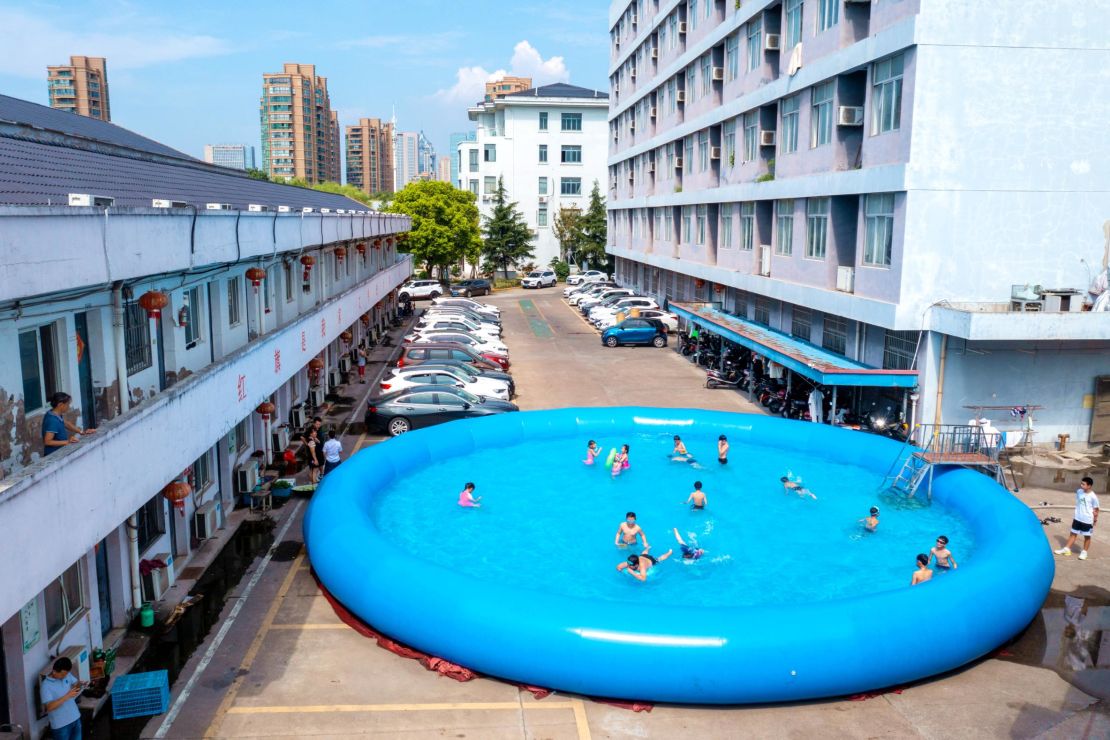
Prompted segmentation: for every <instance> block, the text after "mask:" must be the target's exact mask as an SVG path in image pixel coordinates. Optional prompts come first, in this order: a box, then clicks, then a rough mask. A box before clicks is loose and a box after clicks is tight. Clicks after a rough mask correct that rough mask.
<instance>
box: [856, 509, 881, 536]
mask: <svg viewBox="0 0 1110 740" xmlns="http://www.w3.org/2000/svg"><path fill="white" fill-rule="evenodd" d="M859 521H860V524H862V525H863V528H864V529H866V530H867V531H868V532H874V531H875V530H876V529H878V528H879V507H878V506H872V507H871V515H870V516H868V517H866V518H865V519H860V520H859Z"/></svg>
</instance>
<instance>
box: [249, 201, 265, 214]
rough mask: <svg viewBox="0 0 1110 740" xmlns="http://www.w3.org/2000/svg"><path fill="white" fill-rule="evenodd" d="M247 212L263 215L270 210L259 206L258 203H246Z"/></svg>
mask: <svg viewBox="0 0 1110 740" xmlns="http://www.w3.org/2000/svg"><path fill="white" fill-rule="evenodd" d="M247 210H248V211H249V212H251V213H263V212H265V211H268V210H270V207H269V206H264V205H261V204H259V203H248V204H247Z"/></svg>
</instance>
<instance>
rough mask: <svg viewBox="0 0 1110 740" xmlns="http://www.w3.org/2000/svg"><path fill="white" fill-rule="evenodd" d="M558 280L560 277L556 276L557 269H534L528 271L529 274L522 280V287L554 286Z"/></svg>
mask: <svg viewBox="0 0 1110 740" xmlns="http://www.w3.org/2000/svg"><path fill="white" fill-rule="evenodd" d="M557 282H559V278H558V277H556V276H555V271H554V270H552V269H551V268H547V269H546V270H533V271H532V272H530V273H528V276H527V277H525V278H524V279H523V280H521V281H520V287H522V288H552V287H554V286H555V283H557Z"/></svg>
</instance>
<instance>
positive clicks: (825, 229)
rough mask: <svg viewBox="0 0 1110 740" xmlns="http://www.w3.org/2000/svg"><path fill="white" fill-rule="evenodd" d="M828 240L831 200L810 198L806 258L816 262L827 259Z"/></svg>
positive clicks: (808, 200)
mask: <svg viewBox="0 0 1110 740" xmlns="http://www.w3.org/2000/svg"><path fill="white" fill-rule="evenodd" d="M828 238H829V199H828V198H808V199H807V200H806V257H809V258H810V259H815V260H823V259H825V247H826V244H827V242H828Z"/></svg>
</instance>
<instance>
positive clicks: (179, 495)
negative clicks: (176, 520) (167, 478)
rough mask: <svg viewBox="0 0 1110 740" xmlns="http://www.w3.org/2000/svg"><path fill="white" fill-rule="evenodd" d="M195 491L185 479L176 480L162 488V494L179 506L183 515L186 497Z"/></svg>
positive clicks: (178, 508)
mask: <svg viewBox="0 0 1110 740" xmlns="http://www.w3.org/2000/svg"><path fill="white" fill-rule="evenodd" d="M192 492H193V488H192V486H190V485H189V484H188V483H186V482H185V481H183V480H175V481H173V482H172V483H170V484H168V485H167V486H166V487H165V488H163V489H162V496H163V497H164V498H165V499H166V500H167V501H169V502H170V503H171V504H173V505H174V506H175V507H177V510H178V511H179V512H180V513H181V515H182V516H185V499H187V498H189V495H190V494H191V493H192Z"/></svg>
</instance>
